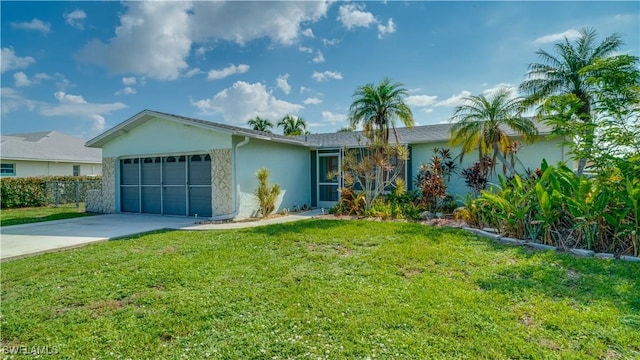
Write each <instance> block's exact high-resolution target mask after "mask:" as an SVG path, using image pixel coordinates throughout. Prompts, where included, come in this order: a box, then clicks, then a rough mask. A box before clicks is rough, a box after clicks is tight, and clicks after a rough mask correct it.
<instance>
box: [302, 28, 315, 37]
mask: <svg viewBox="0 0 640 360" xmlns="http://www.w3.org/2000/svg"><path fill="white" fill-rule="evenodd" d="M301 34H302V35H303V36H306V37H308V38H314V37H315V36H313V30H311V29H310V28H309V29H304V30H303V31H302V33H301Z"/></svg>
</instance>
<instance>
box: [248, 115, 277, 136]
mask: <svg viewBox="0 0 640 360" xmlns="http://www.w3.org/2000/svg"><path fill="white" fill-rule="evenodd" d="M247 124H248V125H249V126H251V128H252V129H253V130H258V131H264V132H268V133H270V132H271V130H269V129H271V128H273V124H272V123H271V121H269V120H267V119H264V118H261V117H260V116H256V117H255V118H253V119H249V121H247Z"/></svg>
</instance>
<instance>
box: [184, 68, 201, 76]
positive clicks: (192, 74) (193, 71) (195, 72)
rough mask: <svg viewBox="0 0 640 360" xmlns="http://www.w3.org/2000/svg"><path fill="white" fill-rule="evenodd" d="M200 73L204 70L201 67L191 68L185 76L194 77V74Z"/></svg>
mask: <svg viewBox="0 0 640 360" xmlns="http://www.w3.org/2000/svg"><path fill="white" fill-rule="evenodd" d="M200 73H202V70H200V68H193V69H191V70H189V71H187V72H185V73H184V76H185V77H186V78H190V77H193V76H195V75H198V74H200Z"/></svg>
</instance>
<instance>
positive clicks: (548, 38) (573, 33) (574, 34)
mask: <svg viewBox="0 0 640 360" xmlns="http://www.w3.org/2000/svg"><path fill="white" fill-rule="evenodd" d="M579 37H580V33H579V32H578V31H577V30H575V29H569V30H567V31H564V32H561V33H555V34H549V35H545V36H541V37H539V38H537V39H535V40H534V41H533V43H534V44H536V45H540V44H548V43H553V42H558V41H564V39H565V38H567V39H569V40H575V39H577V38H579Z"/></svg>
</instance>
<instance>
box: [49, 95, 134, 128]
mask: <svg viewBox="0 0 640 360" xmlns="http://www.w3.org/2000/svg"><path fill="white" fill-rule="evenodd" d="M54 97H55V98H56V100H58V102H59V104H57V105H50V104H43V105H42V107H41V109H40V113H41V114H42V115H44V116H69V117H72V116H73V117H80V118H85V119H89V120H91V121H92V122H93V130H95V131H103V130H104V125H105V119H104V115H108V114H110V113H111V112H113V111H116V110H120V109H123V108H125V107H127V105H125V104H123V103H121V102H116V103H110V104H93V103H89V102H87V101H86V100H85V99H84V98H83V97H82V96H81V95H71V94H66V93H65V92H64V91H58V92H56V93H55V94H54Z"/></svg>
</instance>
